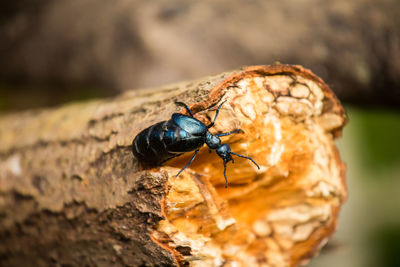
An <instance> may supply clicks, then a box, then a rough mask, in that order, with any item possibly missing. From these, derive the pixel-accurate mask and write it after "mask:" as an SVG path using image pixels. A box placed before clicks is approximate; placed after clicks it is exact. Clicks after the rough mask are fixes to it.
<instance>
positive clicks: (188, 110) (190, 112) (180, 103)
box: [175, 101, 193, 118]
mask: <svg viewBox="0 0 400 267" xmlns="http://www.w3.org/2000/svg"><path fill="white" fill-rule="evenodd" d="M175 104H177V105H181V106H184V107H185V108H186V110H187V112H189V114H190V116H191V117H192V118H193V113H192V111H191V110H190V108H189V107H188V105H186V104H185V103H183V102H178V101H176V102H175Z"/></svg>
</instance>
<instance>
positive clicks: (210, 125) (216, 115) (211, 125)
mask: <svg viewBox="0 0 400 267" xmlns="http://www.w3.org/2000/svg"><path fill="white" fill-rule="evenodd" d="M225 102H226V100H224V101H222V103H221V104H219V106H218V108H217V112H216V113H215V117H214V120H213V121H212V123H210V124H209V125H208V126H207V128H211V127H213V126H214V123H215V120H216V119H217V117H218V113H219V110H220V109H221V107H222V105H223V104H224V103H225Z"/></svg>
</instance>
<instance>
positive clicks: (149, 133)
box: [132, 121, 177, 164]
mask: <svg viewBox="0 0 400 267" xmlns="http://www.w3.org/2000/svg"><path fill="white" fill-rule="evenodd" d="M167 124H168V122H167V121H162V122H159V123H156V124H154V125H152V126H150V127H148V128H146V129H144V130H143V131H141V132H140V133H139V134H138V135H137V136H136V137H135V139H134V140H133V142H132V150H133V154H134V155H135V156H136V158H138V159H139V160H140V161H144V162H150V163H155V164H159V163H161V162H163V161H165V160H167V159H169V158H172V157H175V156H177V155H176V154H175V153H171V152H169V151H168V149H167V146H166V144H165V142H164V133H165V130H166V129H167V127H168V126H167Z"/></svg>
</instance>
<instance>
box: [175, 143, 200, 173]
mask: <svg viewBox="0 0 400 267" xmlns="http://www.w3.org/2000/svg"><path fill="white" fill-rule="evenodd" d="M197 152H199V150H198V149H197V150H196V151H195V152H194V155H193V157H192V159H191V160H190V161H189V163H188V164H186V166H185V167H183V168H182V169H181V170H180V171H179V172H178V174H177V175H176V177H178V176H179V174H181V172H183V170H184V169H186V168H187V167H189V165H190V164H191V163H192V162H193V160H194V158H195V157H196V155H197Z"/></svg>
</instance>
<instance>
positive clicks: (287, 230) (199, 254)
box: [154, 75, 346, 266]
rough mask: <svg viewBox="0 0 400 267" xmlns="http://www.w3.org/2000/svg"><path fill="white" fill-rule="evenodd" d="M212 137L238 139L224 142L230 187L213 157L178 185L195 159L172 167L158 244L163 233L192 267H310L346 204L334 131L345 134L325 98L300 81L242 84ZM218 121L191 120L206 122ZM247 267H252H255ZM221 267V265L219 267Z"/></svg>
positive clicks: (282, 78)
mask: <svg viewBox="0 0 400 267" xmlns="http://www.w3.org/2000/svg"><path fill="white" fill-rule="evenodd" d="M223 100H227V101H226V103H225V104H224V105H223V107H222V109H221V111H220V115H219V117H218V119H217V121H216V124H215V127H214V128H213V129H212V131H213V132H214V133H217V132H218V133H219V132H227V131H231V130H235V129H239V128H240V129H242V130H243V131H244V133H243V134H236V135H231V136H227V137H222V139H223V142H224V143H228V144H230V146H231V148H232V151H233V152H236V153H239V154H242V155H246V156H250V157H252V158H253V159H254V160H255V161H256V162H257V163H258V164H259V165H260V167H261V170H257V168H256V167H255V166H254V165H253V164H252V163H251V162H250V161H248V160H246V159H243V158H238V157H234V160H235V163H234V164H231V163H229V164H228V171H227V176H228V179H229V187H228V188H227V189H226V188H225V187H224V183H225V182H224V178H223V164H222V160H221V159H220V158H219V157H218V156H217V155H216V153H214V152H212V153H211V154H209V150H208V148H207V147H204V148H203V149H201V151H200V152H199V154H198V156H197V158H196V159H195V161H194V162H193V163H192V165H191V166H190V169H191V170H193V171H189V170H188V171H185V172H184V173H183V174H182V175H180V176H179V177H175V174H176V173H177V172H178V171H179V168H180V167H182V166H184V165H185V164H186V163H187V162H188V161H189V160H190V158H191V154H189V155H187V156H184V157H180V158H177V159H175V160H173V161H170V162H168V163H166V165H167V166H172V167H173V168H171V167H165V168H164V169H165V170H166V171H167V172H168V174H169V182H168V185H169V191H168V194H167V197H166V200H165V212H166V216H167V219H166V220H163V221H161V222H160V223H159V225H158V227H157V231H156V232H155V233H154V235H155V236H156V238H157V235H160V232H161V233H165V234H167V235H168V236H169V237H170V240H171V241H170V242H168V245H169V246H172V247H174V248H176V249H177V250H178V251H179V248H185V247H187V248H188V249H187V250H183V251H184V253H182V256H183V258H184V259H185V260H187V261H190V262H191V263H192V264H193V265H194V266H195V265H196V262H198V261H201V262H202V263H204V262H208V263H209V264H210V265H212V264H217V263H221V264H222V263H224V262H228V263H229V264H231V265H232V266H234V264H241V265H242V266H250V265H251V266H256V265H259V264H266V265H268V266H287V265H293V264H296V263H299V262H301V261H302V259H303V258H304V259H306V258H307V256H308V254H310V251H312V252H314V251H317V250H318V249H319V248H320V247H321V246H322V245H323V244H324V243H326V241H327V238H328V237H329V235H330V233H331V232H332V230H333V229H334V228H335V227H336V220H337V215H338V210H339V208H340V205H341V203H342V202H343V201H344V200H345V198H346V187H345V184H344V181H343V173H342V171H343V166H342V162H341V161H340V158H339V156H338V152H337V150H336V147H335V144H334V141H333V138H332V137H333V135H332V133H331V131H332V130H334V129H337V128H340V127H341V126H342V125H343V124H344V118H343V117H341V116H340V115H339V114H335V113H330V112H324V93H323V92H322V90H321V88H319V87H318V85H317V84H315V83H314V82H312V81H310V80H307V79H303V78H301V77H296V80H294V79H293V77H290V76H287V75H274V76H265V77H249V78H244V79H242V80H240V81H239V82H237V83H236V84H235V85H234V86H232V87H230V89H229V90H228V91H227V92H226V94H225V95H224V96H223V98H222V99H221V100H220V101H223ZM214 113H215V112H213V111H208V112H200V113H198V114H196V115H195V116H196V117H197V118H199V119H201V120H203V121H207V120H209V119H210V118H213V116H214ZM249 264H250V265H249ZM217 265H218V264H217Z"/></svg>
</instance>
